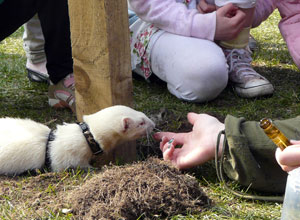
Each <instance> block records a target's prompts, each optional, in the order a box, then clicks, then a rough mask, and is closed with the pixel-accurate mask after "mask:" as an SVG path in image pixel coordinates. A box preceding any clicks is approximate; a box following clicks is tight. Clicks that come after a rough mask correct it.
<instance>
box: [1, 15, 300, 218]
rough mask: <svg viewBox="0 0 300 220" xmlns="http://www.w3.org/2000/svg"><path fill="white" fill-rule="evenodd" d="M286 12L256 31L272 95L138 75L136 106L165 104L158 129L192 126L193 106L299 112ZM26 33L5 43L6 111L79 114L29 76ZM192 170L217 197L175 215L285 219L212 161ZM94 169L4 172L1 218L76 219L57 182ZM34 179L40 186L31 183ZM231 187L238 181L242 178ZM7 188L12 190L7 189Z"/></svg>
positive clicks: (276, 115)
mask: <svg viewBox="0 0 300 220" xmlns="http://www.w3.org/2000/svg"><path fill="white" fill-rule="evenodd" d="M279 19H280V16H279V13H278V12H275V13H274V14H273V15H272V16H271V17H270V18H269V19H268V20H267V21H266V22H264V23H263V24H262V25H261V26H260V27H258V28H256V29H253V30H252V31H251V34H252V35H253V36H254V37H255V39H256V40H257V41H258V44H259V50H258V51H256V52H255V53H254V55H253V58H254V60H253V65H254V67H255V69H256V70H257V71H258V72H259V73H261V74H262V75H264V76H265V77H266V78H268V79H269V80H270V81H271V82H272V84H273V85H274V86H275V92H274V94H273V96H271V97H266V98H257V99H242V98H239V97H238V96H236V95H235V94H234V92H233V91H232V88H230V87H228V88H226V89H225V90H224V92H223V93H222V94H221V95H220V96H219V97H218V98H217V99H215V100H214V101H211V102H208V103H203V104H193V103H187V102H182V101H180V100H178V99H176V98H175V97H174V96H172V95H170V94H169V93H168V91H167V88H166V86H165V84H164V83H161V82H159V81H154V82H151V83H148V82H145V81H144V80H141V79H139V78H134V79H133V80H134V81H133V84H134V105H135V108H136V109H137V110H140V111H143V112H145V113H146V114H148V115H153V114H158V113H159V112H160V111H161V109H162V108H164V109H166V110H167V112H168V114H167V115H166V118H165V122H164V123H162V124H161V125H160V127H159V129H161V130H169V131H179V130H183V129H186V124H187V123H186V114H187V113H188V112H190V111H194V112H198V113H200V112H201V113H208V114H211V115H214V116H216V117H217V118H218V119H220V120H224V118H225V116H226V115H227V114H231V115H234V116H237V117H245V118H246V119H249V120H260V119H261V118H263V117H269V118H272V119H285V118H290V117H294V116H297V115H300V108H299V103H300V100H299V99H300V96H299V95H300V88H299V86H298V85H299V83H298V81H299V70H298V69H297V67H296V66H295V64H293V61H292V59H291V57H290V55H289V53H288V50H287V47H286V44H285V42H284V40H283V39H282V37H281V35H280V33H279V30H278V27H277V25H278V22H279ZM22 33H23V29H22V28H20V29H19V30H18V31H17V32H16V33H14V34H13V35H12V36H11V37H9V38H7V39H5V40H4V41H2V42H1V43H0V117H6V116H10V117H22V118H23V117H28V118H31V119H34V120H36V121H39V122H42V123H48V122H52V121H53V120H55V122H52V123H50V126H55V124H57V123H62V122H63V121H64V122H73V121H75V120H76V118H75V116H74V115H73V114H72V113H71V112H70V111H68V110H59V111H57V110H54V109H52V108H50V107H49V106H48V103H47V85H45V84H39V83H32V82H30V81H29V80H28V79H27V76H26V74H27V73H26V70H25V63H26V57H25V53H24V51H23V47H22V43H23V42H22ZM174 119H176V120H174ZM177 119H179V120H177ZM138 143H142V142H138ZM191 173H192V175H195V176H196V177H197V178H198V180H199V183H200V184H201V186H202V187H203V188H204V189H205V192H206V193H207V195H208V196H209V197H210V198H212V199H213V200H214V202H215V205H214V206H213V207H212V208H210V209H207V210H206V211H204V212H202V213H199V214H197V215H187V216H174V217H173V219H243V220H244V219H249V220H250V219H270V220H271V219H272V220H273V219H280V210H281V207H282V204H279V203H271V202H261V201H249V200H243V199H240V198H237V197H235V196H233V195H232V194H231V193H230V192H228V191H226V190H225V188H224V185H223V184H221V183H219V182H218V181H217V178H216V174H215V171H214V168H213V164H212V163H207V164H206V165H203V166H201V167H198V168H196V169H193V170H192V171H191ZM93 174H94V173H93V172H91V173H83V172H80V171H78V172H77V171H74V172H64V173H60V174H52V175H53V176H52V177H53V178H54V179H55V180H57V182H55V181H54V180H51V181H48V182H47V181H46V182H44V183H43V184H40V185H39V183H40V182H39V180H40V179H43V177H44V176H43V175H41V176H34V177H32V176H30V175H28V176H22V177H19V178H13V179H11V178H6V177H0V193H1V194H0V219H71V218H72V215H71V214H70V213H69V214H63V213H62V212H57V211H55V210H56V209H54V208H53V206H52V205H51V203H53V202H54V203H55V199H56V197H55V195H56V190H58V191H61V190H62V189H63V190H68V189H70V188H72V187H73V186H76V185H80V184H82V183H83V182H84V181H85V180H86V179H88V178H90V177H91V176H93ZM45 179H46V178H45ZM30 184H34V186H35V187H29V185H30ZM231 187H234V188H238V189H239V186H238V185H237V184H235V183H232V184H231ZM5 190H6V191H9V192H10V193H8V194H6V193H4V192H6V191H5ZM38 193H39V196H38V197H36V196H35V195H37V194H38ZM37 199H38V200H39V203H40V204H43V207H42V208H43V210H44V211H43V212H36V210H35V209H34V208H33V207H35V206H34V204H35V203H34V202H37ZM16 201H21V202H19V203H17V202H16ZM46 201H48V203H47V202H46Z"/></svg>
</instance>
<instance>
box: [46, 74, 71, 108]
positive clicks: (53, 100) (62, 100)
mask: <svg viewBox="0 0 300 220" xmlns="http://www.w3.org/2000/svg"><path fill="white" fill-rule="evenodd" d="M48 96H49V105H50V106H52V107H54V108H70V109H71V110H72V112H74V113H76V106H75V82H74V74H73V73H71V74H69V75H68V76H66V77H65V78H64V79H62V80H61V81H59V82H58V83H57V84H55V85H50V86H49V90H48Z"/></svg>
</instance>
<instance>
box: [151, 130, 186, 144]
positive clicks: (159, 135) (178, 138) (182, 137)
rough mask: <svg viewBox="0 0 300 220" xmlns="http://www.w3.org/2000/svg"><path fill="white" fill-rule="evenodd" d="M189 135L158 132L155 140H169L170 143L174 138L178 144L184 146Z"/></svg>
mask: <svg viewBox="0 0 300 220" xmlns="http://www.w3.org/2000/svg"><path fill="white" fill-rule="evenodd" d="M188 135H189V133H173V132H157V133H155V134H154V135H153V137H154V139H156V140H162V138H167V139H168V141H169V140H171V139H172V138H173V139H175V140H176V143H177V144H179V145H182V144H184V143H185V141H186V138H187V136H188Z"/></svg>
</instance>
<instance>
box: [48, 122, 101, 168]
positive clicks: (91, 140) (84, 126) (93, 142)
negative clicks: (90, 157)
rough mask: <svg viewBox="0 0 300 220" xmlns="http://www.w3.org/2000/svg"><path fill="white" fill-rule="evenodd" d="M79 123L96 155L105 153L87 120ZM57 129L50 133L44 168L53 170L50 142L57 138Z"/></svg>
mask: <svg viewBox="0 0 300 220" xmlns="http://www.w3.org/2000/svg"><path fill="white" fill-rule="evenodd" d="M77 124H78V125H79V127H80V128H81V131H82V134H83V135H84V137H85V139H86V142H87V144H88V145H89V147H90V149H91V151H92V152H93V154H94V155H99V154H101V153H103V150H102V148H101V146H100V144H99V143H98V142H97V141H96V140H95V139H94V137H93V135H92V133H91V131H90V129H89V126H88V125H87V123H85V122H79V123H77ZM55 131H56V130H53V129H52V130H51V131H50V133H49V135H48V140H47V143H46V155H45V165H44V168H46V169H47V170H51V159H50V152H49V151H50V150H49V148H50V146H49V143H50V142H51V141H54V140H55V134H54V133H55Z"/></svg>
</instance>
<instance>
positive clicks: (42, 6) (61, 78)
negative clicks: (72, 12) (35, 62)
mask: <svg viewBox="0 0 300 220" xmlns="http://www.w3.org/2000/svg"><path fill="white" fill-rule="evenodd" d="M37 1H38V16H39V19H40V22H41V27H42V30H43V34H44V38H45V53H46V57H47V70H48V74H49V78H50V81H51V82H50V83H51V85H50V86H49V90H48V96H49V105H50V106H52V107H55V108H70V109H71V110H72V111H73V112H75V95H74V93H75V91H74V90H75V82H74V75H73V59H72V50H71V36H70V35H71V34H70V21H69V13H68V1H67V0H37Z"/></svg>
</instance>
